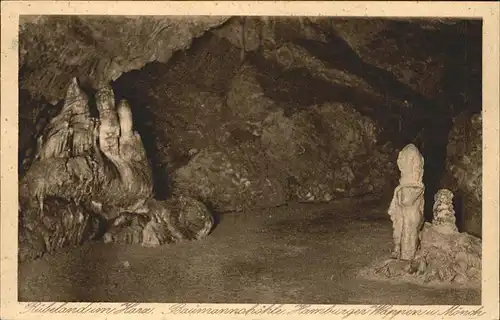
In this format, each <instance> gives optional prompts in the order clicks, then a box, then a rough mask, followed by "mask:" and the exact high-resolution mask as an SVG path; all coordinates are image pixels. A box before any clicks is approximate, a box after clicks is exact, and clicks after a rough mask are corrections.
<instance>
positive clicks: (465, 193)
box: [442, 112, 483, 237]
mask: <svg viewBox="0 0 500 320" xmlns="http://www.w3.org/2000/svg"><path fill="white" fill-rule="evenodd" d="M482 172H483V160H482V116H481V114H480V113H474V114H470V113H468V112H465V113H463V114H461V115H459V116H457V117H456V118H455V119H454V124H453V128H452V131H451V132H450V135H449V143H448V148H447V157H446V175H445V177H444V179H443V182H442V185H443V186H444V187H446V188H448V189H450V190H451V191H452V192H453V193H454V194H455V204H456V205H455V208H456V209H455V211H456V212H457V225H458V227H459V230H461V231H466V232H468V233H471V234H474V235H476V236H478V237H481V230H482V177H483V175H482Z"/></svg>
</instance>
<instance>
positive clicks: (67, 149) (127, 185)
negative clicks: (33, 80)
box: [19, 78, 213, 258]
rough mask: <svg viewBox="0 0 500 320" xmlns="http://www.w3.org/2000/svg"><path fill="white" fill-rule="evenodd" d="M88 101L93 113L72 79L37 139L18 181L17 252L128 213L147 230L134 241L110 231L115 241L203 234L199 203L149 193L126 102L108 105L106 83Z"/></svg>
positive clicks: (117, 221) (77, 238)
mask: <svg viewBox="0 0 500 320" xmlns="http://www.w3.org/2000/svg"><path fill="white" fill-rule="evenodd" d="M95 100H96V106H97V111H98V118H95V117H92V115H91V110H90V107H89V98H88V96H87V95H86V94H85V93H84V92H83V91H82V90H81V89H80V87H79V85H78V82H77V79H76V78H74V79H73V80H72V81H71V82H70V84H69V86H68V89H67V93H66V99H65V102H64V106H63V108H62V110H61V112H60V113H59V114H58V115H57V116H56V117H54V118H53V119H52V120H51V121H50V123H49V125H48V126H47V128H46V129H45V131H44V132H43V134H42V135H41V136H40V137H39V139H38V148H37V152H36V156H35V160H34V162H33V163H32V164H31V166H30V167H29V170H28V171H27V172H26V174H25V175H24V176H23V177H22V179H21V181H20V183H19V195H20V211H21V212H20V225H21V231H20V238H21V241H20V252H21V258H24V257H33V256H38V255H40V254H42V253H43V252H44V251H49V252H52V251H54V250H56V249H58V248H60V247H63V246H65V245H66V244H67V243H80V242H82V241H85V240H86V239H90V238H92V237H95V236H97V235H98V232H101V231H104V232H106V231H108V232H112V231H109V230H107V229H108V228H111V230H112V229H113V228H117V227H119V226H121V225H123V224H124V223H129V222H130V220H131V219H132V218H131V217H127V218H124V215H125V216H130V215H132V216H133V215H139V216H138V217H135V220H141V219H142V220H143V221H144V222H145V225H144V228H145V229H147V231H144V233H145V235H144V236H143V237H141V238H139V240H137V237H134V236H127V237H125V238H126V239H125V238H123V237H122V238H120V237H114V238H113V237H111V238H112V239H115V240H116V241H125V242H127V243H128V242H135V243H143V244H147V245H153V244H163V243H167V242H174V241H178V240H181V239H190V238H194V239H197V238H201V237H203V236H204V235H206V234H207V233H208V232H209V231H210V230H211V228H212V226H213V218H212V216H211V215H210V213H208V211H207V209H206V208H204V207H203V205H202V204H198V203H197V201H196V200H194V199H190V200H186V199H184V198H182V199H178V201H177V203H176V202H175V201H174V202H172V201H171V202H172V203H162V202H161V203H160V202H157V201H156V200H155V199H153V185H152V172H151V168H150V164H149V160H148V158H147V156H146V152H145V150H144V147H143V144H142V140H141V137H140V135H139V134H138V133H137V132H136V131H134V129H133V119H132V113H131V110H130V106H129V105H128V103H127V101H126V100H121V101H120V103H119V104H118V105H115V97H114V93H113V90H112V89H111V87H110V86H109V85H102V86H100V89H99V90H98V91H97V93H96V99H95ZM47 203H49V207H47ZM184 207H186V208H187V209H186V210H187V211H189V212H184V211H183V210H184V209H182V208H184ZM132 220H133V219H132ZM174 220H175V221H174ZM100 221H103V222H102V223H100ZM90 225H91V226H92V227H91V228H90V229H91V231H90V232H85V230H87V229H89V226H90ZM127 230H128V229H127ZM173 230H174V231H173ZM129 231H130V230H129ZM165 233H168V234H169V235H171V236H166V235H165ZM132 234H134V233H133V232H132ZM106 238H107V239H109V238H110V236H109V235H108V236H107V237H106ZM117 239H119V240H117Z"/></svg>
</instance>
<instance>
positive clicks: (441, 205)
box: [432, 189, 458, 233]
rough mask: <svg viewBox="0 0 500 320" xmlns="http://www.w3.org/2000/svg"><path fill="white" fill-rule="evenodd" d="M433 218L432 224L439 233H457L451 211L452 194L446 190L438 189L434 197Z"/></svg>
mask: <svg viewBox="0 0 500 320" xmlns="http://www.w3.org/2000/svg"><path fill="white" fill-rule="evenodd" d="M433 213H434V217H433V220H432V224H433V225H434V227H435V228H438V229H439V230H440V231H441V233H453V232H458V228H457V225H456V218H455V210H454V209H453V193H452V192H451V191H450V190H448V189H440V190H438V192H436V194H435V195H434V207H433Z"/></svg>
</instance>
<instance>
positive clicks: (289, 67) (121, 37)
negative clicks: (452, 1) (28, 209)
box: [20, 17, 481, 211]
mask: <svg viewBox="0 0 500 320" xmlns="http://www.w3.org/2000/svg"><path fill="white" fill-rule="evenodd" d="M480 30H481V24H480V22H479V23H477V22H470V21H457V20H454V21H442V20H439V21H438V20H436V21H431V20H425V21H414V20H411V21H410V20H384V19H371V20H368V19H328V18H324V17H318V18H312V17H310V18H305V17H304V18H299V19H291V18H271V17H233V18H231V19H229V18H227V17H210V18H209V17H204V18H200V17H197V18H193V19H181V18H176V19H174V18H170V17H169V18H159V17H106V18H102V17H90V18H88V19H87V18H82V17H69V18H62V17H50V18H47V17H42V18H40V17H35V18H30V19H27V20H26V21H22V22H21V28H20V87H21V89H22V90H23V91H22V93H21V95H22V96H23V97H25V99H22V100H21V105H20V117H21V118H22V119H24V120H23V121H24V122H23V124H22V126H23V130H20V139H21V140H22V141H27V142H26V143H24V142H23V143H22V144H20V149H21V150H20V158H22V159H27V161H25V162H26V168H27V167H29V155H30V154H32V153H33V152H32V151H30V150H31V149H32V148H33V143H32V140H33V138H32V136H33V135H36V134H37V132H38V131H39V130H40V128H42V127H43V123H44V122H47V120H46V119H50V117H52V116H53V114H54V113H57V110H58V104H57V102H58V101H60V99H61V98H62V97H63V96H64V91H65V88H66V85H67V83H68V82H69V79H70V78H71V77H72V76H77V77H78V78H79V80H80V83H81V85H82V86H86V87H88V90H90V91H92V90H95V89H96V88H98V87H99V85H100V83H102V82H107V81H112V85H113V88H114V89H115V93H116V98H117V99H120V98H126V99H127V100H129V102H130V104H131V106H132V109H133V113H134V121H135V123H134V125H135V127H136V129H137V130H138V131H139V132H140V133H141V136H142V138H143V141H144V145H145V148H146V151H147V152H148V156H149V158H150V161H151V163H152V166H153V170H154V172H155V175H154V178H155V180H156V181H155V193H156V194H157V195H158V196H159V197H168V196H169V195H170V194H172V193H188V194H190V195H192V196H195V197H197V198H201V199H202V200H204V201H205V202H206V203H208V204H210V205H211V206H212V207H213V208H214V209H217V210H218V211H232V210H242V209H245V208H248V207H255V206H258V207H269V206H278V205H282V204H284V203H286V202H287V201H290V200H298V201H313V202H314V201H329V200H331V199H335V198H339V197H347V196H360V195H366V194H372V195H382V194H384V193H387V192H388V191H390V190H392V189H393V188H394V187H395V186H396V184H397V178H398V172H397V168H396V163H395V162H396V161H395V160H396V157H397V151H398V149H400V148H402V147H403V146H404V145H406V144H408V143H415V144H416V145H417V146H418V147H419V148H420V149H421V151H422V152H423V155H424V157H425V158H426V166H427V168H426V172H428V174H427V180H428V182H429V181H430V180H429V179H431V180H432V179H434V180H433V181H430V182H429V185H430V186H431V187H429V188H428V191H427V193H428V195H427V202H428V203H431V202H430V201H431V200H430V199H432V196H433V193H434V192H435V191H437V188H438V187H440V186H441V185H439V182H440V181H441V180H440V176H441V175H442V174H443V172H444V170H445V158H444V157H445V155H446V149H447V144H448V136H449V134H448V133H449V132H448V131H449V130H450V128H451V119H452V117H453V116H454V115H456V114H457V113H458V112H461V111H463V110H464V109H468V108H469V109H470V108H472V109H474V108H475V109H476V110H477V108H479V107H480V105H481V102H480V98H481V96H480V85H479V86H478V84H477V82H478V81H477V80H478V77H479V79H480V66H481V61H480V52H479V53H478V52H477V50H476V49H475V48H477V47H478V46H477V44H478V41H479V43H480V40H477V38H478V34H479V38H480ZM111 38H112V39H114V40H113V41H109V39H111ZM471 48H472V49H471ZM479 48H480V46H479ZM457 50H458V51H457ZM471 50H472V51H471ZM474 50H476V51H474ZM478 54H479V55H478ZM478 56H479V58H478ZM41 62H43V63H41ZM131 70H136V71H131ZM453 79H460V81H452V80H453ZM479 84H480V81H479ZM478 88H479V89H478ZM478 92H479V93H478ZM25 101H26V102H25ZM49 102H50V103H49ZM59 105H60V104H59ZM479 109H480V108H479ZM33 110H35V111H33ZM36 110H39V111H36ZM29 128H31V129H29ZM443 128H444V129H443ZM37 130H38V131H37ZM30 141H31V142H30ZM461 150H462V149H461ZM457 152H458V151H457ZM460 152H462V151H460ZM464 152H465V151H464ZM448 170H452V169H450V167H448ZM436 181H438V182H436Z"/></svg>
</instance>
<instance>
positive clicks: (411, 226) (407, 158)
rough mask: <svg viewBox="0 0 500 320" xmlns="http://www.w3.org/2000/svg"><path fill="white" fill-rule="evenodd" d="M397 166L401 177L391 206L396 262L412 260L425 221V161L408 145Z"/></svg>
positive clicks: (399, 157)
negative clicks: (423, 179)
mask: <svg viewBox="0 0 500 320" xmlns="http://www.w3.org/2000/svg"><path fill="white" fill-rule="evenodd" d="M397 164H398V168H399V170H400V171H401V178H400V179H399V185H398V186H397V187H396V189H395V190H394V196H393V198H392V201H391V204H390V207H389V215H390V217H391V220H392V222H393V238H394V247H393V251H392V255H393V258H396V259H401V260H412V259H413V258H414V257H415V253H416V251H417V247H418V241H419V233H420V230H421V228H422V226H423V222H424V190H425V186H424V184H423V182H422V178H423V174H424V158H423V157H422V155H421V154H420V152H419V150H418V148H417V147H416V146H415V145H413V144H409V145H407V146H406V147H404V148H403V149H402V150H401V151H400V152H399V156H398V160H397Z"/></svg>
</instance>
